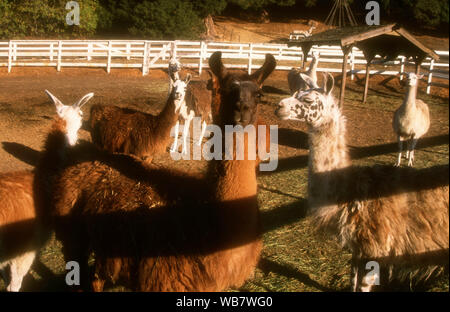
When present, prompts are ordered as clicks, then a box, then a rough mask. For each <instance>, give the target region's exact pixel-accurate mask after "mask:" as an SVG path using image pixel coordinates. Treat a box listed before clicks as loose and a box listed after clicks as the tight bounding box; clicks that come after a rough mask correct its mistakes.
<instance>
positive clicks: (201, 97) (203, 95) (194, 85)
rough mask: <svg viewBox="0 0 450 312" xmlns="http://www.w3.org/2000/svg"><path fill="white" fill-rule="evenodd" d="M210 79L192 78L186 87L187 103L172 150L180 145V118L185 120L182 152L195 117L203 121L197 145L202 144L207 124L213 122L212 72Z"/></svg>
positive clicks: (183, 109)
mask: <svg viewBox="0 0 450 312" xmlns="http://www.w3.org/2000/svg"><path fill="white" fill-rule="evenodd" d="M208 73H209V74H210V76H211V79H210V80H209V81H203V80H190V83H189V85H188V87H187V89H186V96H185V98H184V100H185V103H186V105H185V106H184V107H183V108H182V109H181V111H180V117H179V120H178V121H177V124H176V125H175V140H174V143H173V145H172V148H171V151H172V152H175V151H176V150H177V147H178V136H177V134H178V129H179V124H180V120H183V121H184V128H183V135H182V140H183V144H182V153H186V151H187V147H186V145H187V136H188V131H189V126H190V123H191V121H192V119H193V118H194V117H196V116H197V117H200V119H201V122H202V129H201V133H200V137H199V139H198V142H197V145H201V143H202V141H203V137H204V136H205V132H206V126H207V124H209V123H211V122H212V112H211V105H212V79H213V78H212V74H211V72H209V71H208Z"/></svg>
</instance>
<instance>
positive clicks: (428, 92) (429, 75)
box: [427, 59, 434, 94]
mask: <svg viewBox="0 0 450 312" xmlns="http://www.w3.org/2000/svg"><path fill="white" fill-rule="evenodd" d="M433 68H434V59H431V61H430V69H429V71H428V80H427V94H430V91H431V80H432V79H433V78H432V77H433Z"/></svg>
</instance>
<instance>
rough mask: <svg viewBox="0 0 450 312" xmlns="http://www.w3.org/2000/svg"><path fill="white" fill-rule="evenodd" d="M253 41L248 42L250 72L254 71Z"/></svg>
mask: <svg viewBox="0 0 450 312" xmlns="http://www.w3.org/2000/svg"><path fill="white" fill-rule="evenodd" d="M252 57H253V43H249V44H248V74H249V75H250V74H251V73H252Z"/></svg>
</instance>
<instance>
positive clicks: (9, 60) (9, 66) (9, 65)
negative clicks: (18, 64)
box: [8, 40, 12, 73]
mask: <svg viewBox="0 0 450 312" xmlns="http://www.w3.org/2000/svg"><path fill="white" fill-rule="evenodd" d="M11 66H12V42H11V40H9V45H8V73H10V72H11Z"/></svg>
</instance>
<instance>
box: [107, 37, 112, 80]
mask: <svg viewBox="0 0 450 312" xmlns="http://www.w3.org/2000/svg"><path fill="white" fill-rule="evenodd" d="M111 45H112V43H111V40H109V41H108V63H107V64H106V72H107V73H108V74H109V72H110V71H111Z"/></svg>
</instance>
